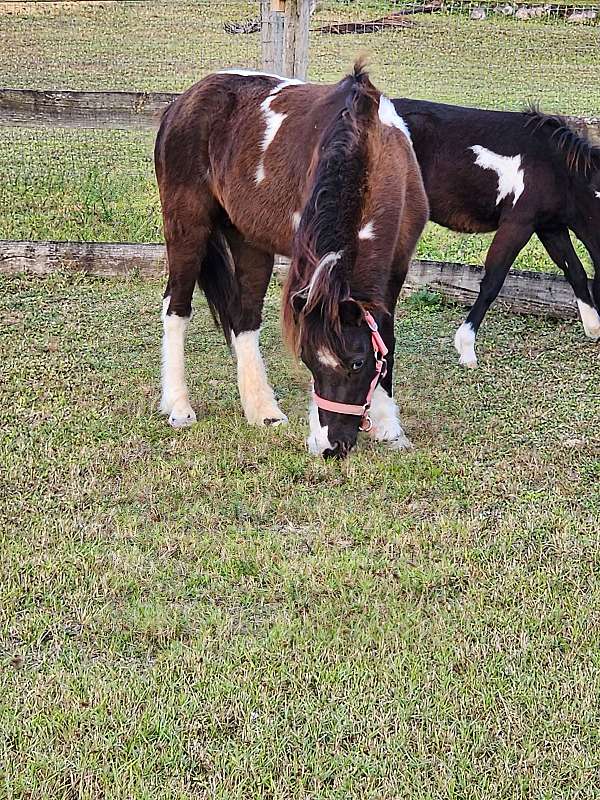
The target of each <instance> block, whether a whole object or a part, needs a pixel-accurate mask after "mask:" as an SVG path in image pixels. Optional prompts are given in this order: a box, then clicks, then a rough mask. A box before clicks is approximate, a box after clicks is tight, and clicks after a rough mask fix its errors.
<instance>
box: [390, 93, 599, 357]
mask: <svg viewBox="0 0 600 800" xmlns="http://www.w3.org/2000/svg"><path fill="white" fill-rule="evenodd" d="M393 103H394V106H395V108H396V111H397V112H398V114H399V115H400V116H401V118H402V119H403V120H404V122H405V123H406V125H407V126H408V128H409V130H410V133H411V136H412V141H413V146H414V149H415V152H416V154H417V158H418V160H419V165H420V167H421V171H422V175H423V181H424V184H425V190H426V192H427V196H428V198H429V205H430V216H431V219H432V220H433V221H434V222H437V223H438V224H439V225H443V226H444V227H446V228H450V229H451V230H454V231H459V232H462V233H483V232H489V231H497V232H496V235H495V236H494V239H493V241H492V244H491V246H490V248H489V250H488V253H487V257H486V261H485V275H484V278H483V280H482V281H481V286H480V290H479V296H478V298H477V300H476V302H475V304H474V305H473V307H472V308H471V310H470V311H469V314H468V316H467V318H466V320H465V322H464V323H463V324H462V325H461V326H460V328H459V329H458V331H457V333H456V336H455V339H454V343H455V346H456V349H457V350H458V353H459V355H460V363H461V364H463V365H465V366H469V367H472V366H476V364H477V358H476V355H475V337H476V334H477V330H478V328H479V326H480V325H481V322H482V320H483V318H484V316H485V314H486V312H487V310H488V308H489V307H490V305H491V304H492V303H493V302H494V300H495V299H496V297H497V295H498V292H499V291H500V289H501V288H502V284H503V283H504V281H505V279H506V275H507V274H508V271H509V269H510V267H511V265H512V264H513V262H514V260H515V258H516V257H517V255H518V254H519V252H520V251H521V249H522V248H523V247H524V246H525V245H526V244H527V242H528V241H529V239H530V238H531V237H532V235H533V234H534V233H535V234H537V236H538V238H539V239H540V241H541V242H542V244H543V246H544V247H545V249H546V251H547V252H548V255H549V256H550V258H551V259H552V260H553V261H554V263H555V264H556V265H557V266H558V267H559V268H560V269H561V270H563V271H564V273H565V275H566V277H567V279H568V281H569V283H570V284H571V286H572V287H573V290H574V292H575V297H576V299H577V305H578V307H579V313H580V315H581V320H582V323H583V327H584V330H585V333H586V335H587V336H589V337H590V338H591V339H598V338H600V316H599V314H598V312H599V311H600V148H598V147H593V146H592V145H591V144H589V143H588V142H587V141H586V140H585V139H583V138H581V137H580V136H578V135H577V133H575V132H574V131H573V130H571V129H570V128H569V126H568V124H567V123H566V122H565V120H564V119H562V118H561V117H554V116H546V115H544V114H540V113H539V112H537V111H530V112H526V113H514V112H503V111H484V110H480V109H476V108H461V107H458V106H450V105H444V104H441V103H430V102H425V101H420V100H406V99H398V100H393ZM569 231H573V233H574V234H575V236H576V237H577V238H578V239H579V240H580V241H581V242H583V244H584V245H585V247H586V248H587V250H588V252H589V254H590V256H591V259H592V262H593V264H594V269H595V277H594V280H593V286H592V293H591V294H590V289H589V283H588V278H587V276H586V273H585V269H584V267H583V265H582V263H581V261H580V259H579V257H578V256H577V253H576V252H575V249H574V248H573V244H572V242H571V238H570V235H569Z"/></svg>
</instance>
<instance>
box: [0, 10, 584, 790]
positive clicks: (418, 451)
mask: <svg viewBox="0 0 600 800" xmlns="http://www.w3.org/2000/svg"><path fill="white" fill-rule="evenodd" d="M255 5H256V4H254V3H241V2H235V3H229V4H227V8H226V10H225V12H222V11H219V8H222V6H223V4H211V15H212V17H211V19H212V22H211V23H210V24H207V21H206V14H207V9H208V6H209V4H207V3H206V2H204V3H189V2H187V3H180V2H169V3H158V2H154V3H146V2H139V3H132V2H129V3H112V2H97V3H89V2H77V3H35V4H33V3H27V4H25V3H5V2H0V82H1V83H2V84H4V85H9V86H38V87H40V88H41V87H47V86H51V87H60V86H66V87H69V88H75V89H77V88H79V89H84V88H87V89H93V88H123V89H126V88H135V89H173V90H176V89H180V88H182V87H183V86H185V85H187V84H188V83H190V82H191V81H192V80H193V79H195V78H196V77H198V76H199V74H202V72H204V71H206V70H208V69H211V68H213V67H215V66H222V65H223V63H244V64H251V63H252V59H253V58H255V57H256V51H257V42H256V37H253V36H248V37H227V36H226V35H225V34H223V33H222V28H221V25H222V22H223V21H224V20H225V19H242V18H244V17H245V16H247V17H250V16H253V14H254V9H255ZM329 6H330V8H329V11H328V10H327V8H325V10H324V11H321V12H320V15H321V17H322V18H323V19H326V18H333V17H335V16H337V17H343V16H347V15H348V14H349V13H350V12H349V10H348V8H347V7H346V6H344V5H343V4H339V5H336V6H335V7H333V6H332V4H329ZM388 7H389V6H388ZM382 8H383V4H381V3H370V4H369V6H368V7H367V5H366V4H363V6H362V11H364V14H365V16H366V17H367V18H368V16H369V15H373V16H376V15H377V13H378V12H379V11H380V10H381V9H382ZM203 15H204V16H203ZM488 22H489V25H488V24H487V23H488ZM436 26H437V27H436ZM566 31H567V28H566V27H565V25H562V26H559V25H558V23H556V22H550V23H539V22H534V23H517V22H515V21H514V20H511V21H509V20H505V21H500V20H496V19H492V20H489V21H486V25H485V26H481V25H480V26H479V27H477V26H476V25H475V23H471V22H470V21H469V20H468V19H466V18H465V15H462V16H460V17H459V16H458V15H451V16H449V17H447V18H445V17H441V16H440V17H435V18H434V17H432V18H430V19H427V20H423V22H422V24H421V21H420V23H419V26H418V28H416V29H414V30H412V31H409V32H406V35H405V33H402V34H396V35H395V36H394V37H392V36H391V35H388V34H384V35H383V36H381V37H374V36H373V37H364V38H363V37H354V38H353V37H338V38H335V37H322V39H321V40H319V39H317V41H316V42H315V44H314V48H315V49H314V54H315V58H314V63H315V65H316V66H315V70H317V73H318V74H317V75H316V76H317V77H332V78H333V77H335V76H337V74H338V73H337V72H336V71H335V70H336V69H337V65H338V63H339V64H342V63H347V62H348V61H350V59H351V56H352V55H353V54H354V52H355V50H356V48H357V47H358V45H360V44H362V45H365V44H367V45H368V46H369V47H373V51H374V56H373V62H374V67H375V71H376V72H377V70H379V72H378V73H377V75H378V77H379V78H380V79H381V80H386V81H389V86H390V87H391V88H390V93H393V91H398V92H399V93H400V92H404V91H405V89H404V88H403V87H405V86H406V87H408V89H406V93H411V94H419V93H421V94H422V95H423V96H438V97H440V99H441V98H445V99H455V100H462V101H463V102H470V101H471V99H472V98H475V100H473V102H479V103H481V104H484V105H485V104H490V105H494V104H495V103H496V102H497V100H498V98H500V100H502V102H503V103H504V102H505V104H506V105H507V106H517V105H519V104H520V102H521V99H528V98H529V97H530V96H531V95H530V94H528V92H529V90H530V89H531V88H533V89H535V88H536V87H537V88H538V89H539V90H540V92H541V94H542V95H543V97H544V98H545V99H546V101H547V103H549V104H550V105H552V103H553V102H554V101H553V99H552V98H553V97H556V99H557V103H558V104H559V107H562V110H564V111H571V110H572V111H574V112H590V111H591V112H595V113H597V109H594V108H593V104H594V103H595V102H596V100H594V99H593V98H592V91H595V87H596V86H597V85H598V78H600V73H599V72H598V69H599V67H598V60H597V59H596V60H594V59H592V58H591V57H590V53H591V52H592V51H591V48H592V47H595V48H596V49H597V39H596V38H595V37H597V35H598V27H597V26H582V27H576V26H572V27H569V28H568V38H567V39H564V41H563V39H561V38H560V37H564V36H565V35H566V34H565V32H566ZM445 34H448V37H447V39H444V38H440V37H443V36H444V35H445ZM477 37H480V38H479V39H478V38H477ZM524 40H526V41H527V48H528V49H527V55H520V56H518V58H517V59H516V60H515V61H514V63H513V64H512V66H511V64H509V61H510V58H511V57H510V53H514V52H515V51H516V50H518V48H519V47H520V46H521V45H522V44H523V42H524ZM475 42H477V43H478V48H479V50H478V51H477V52H479V54H480V56H481V58H479V60H478V61H477V62H475V60H474V57H473V56H472V51H474V50H475V48H474V43H475ZM485 53H488V54H492V56H490V57H489V58H488V59H487V60H486V58H485V57H484V54H485ZM493 54H498V55H493ZM563 60H564V63H563V65H562V67H561V68H559V66H558V64H559V63H562V61H563ZM565 65H567V66H568V69H565V68H564V67H565ZM340 69H341V67H340ZM411 87H413V88H414V92H413V91H410V89H411ZM386 88H387V87H386ZM434 91H435V92H436V93H437V94H431V93H432V92H434ZM534 94H536V93H535V92H534ZM536 96H540V95H539V94H536ZM151 150H152V136H151V135H137V134H136V135H134V134H131V133H123V132H118V131H115V132H108V133H107V132H85V133H73V132H67V131H59V132H54V133H50V132H48V131H31V130H29V131H27V130H18V129H13V130H8V129H3V130H1V131H0V238H10V239H21V238H22V239H46V238H48V239H72V240H100V241H102V240H104V241H133V242H142V241H149V242H158V241H161V238H162V237H161V229H160V219H159V213H158V211H159V209H158V202H157V195H156V188H155V184H154V179H153V175H152V161H151ZM486 245H487V240H486V238H485V237H458V236H454V235H452V234H449V233H447V232H445V231H442V230H441V229H439V228H435V227H434V226H431V227H430V228H429V229H428V232H427V234H426V235H425V236H424V238H423V240H422V242H421V244H420V246H419V254H420V255H422V256H424V257H430V258H440V259H444V258H447V259H449V260H457V261H463V262H471V263H481V259H482V255H483V253H484V252H485V247H486ZM519 265H520V266H526V267H529V268H533V269H545V268H548V266H547V261H546V260H544V259H543V258H542V254H541V252H540V250H539V248H537V247H536V246H535V245H531V246H530V247H529V248H528V249H527V250H526V251H525V252H524V254H523V255H522V256H521V258H520V260H519ZM161 292H162V286H161V285H158V284H157V283H152V282H146V283H141V282H138V281H133V280H132V281H120V282H117V281H109V280H105V281H99V280H93V279H90V278H85V277H82V276H77V275H75V276H73V275H71V276H67V275H60V274H57V275H54V276H52V277H49V278H46V279H39V278H35V277H32V276H27V277H26V276H17V277H7V276H6V275H4V276H2V275H0V331H1V332H2V335H1V336H0V362H1V363H2V368H3V371H2V380H0V800H208V798H211V799H212V798H215V800H288V798H289V800H349V799H350V798H351V799H352V800H354V798H356V800H438V799H439V800H442V799H444V800H446V799H447V800H492V798H493V800H496V799H498V800H517V799H518V800H530V798H535V800H559V799H560V800H563V798H564V799H565V800H566V799H567V798H568V799H569V800H571V798H572V799H573V800H584V799H585V800H587V798H589V799H590V800H596V798H598V785H599V779H600V755H599V754H600V725H599V722H598V698H599V697H600V655H599V654H600V580H599V578H600V557H599V553H600V526H599V525H598V520H599V519H600V430H599V427H598V379H599V375H600V347H599V346H598V345H597V344H593V343H590V342H589V341H587V340H586V339H585V338H584V335H583V332H582V330H581V326H580V325H579V324H578V323H572V322H569V323H567V322H557V321H550V320H539V319H532V318H527V317H516V316H509V315H506V314H503V313H501V311H500V310H499V309H498V308H496V310H493V311H492V312H490V314H489V315H488V317H487V318H486V322H485V325H484V328H483V330H482V332H481V335H480V337H479V340H478V341H479V349H478V356H479V362H480V367H479V369H478V370H474V371H465V370H463V369H461V368H459V366H458V364H457V357H456V354H455V352H454V350H453V348H452V345H451V341H452V336H453V333H454V330H455V328H456V325H457V324H458V323H459V321H460V320H461V319H462V318H463V315H464V311H463V309H458V308H456V307H453V306H445V305H439V304H437V302H436V300H435V297H432V296H425V295H421V296H420V297H419V296H417V297H416V298H413V299H412V300H411V301H407V302H405V303H403V304H402V305H401V307H400V309H399V314H398V320H397V334H398V352H397V372H396V390H397V396H398V398H399V403H400V406H401V410H402V415H403V420H404V423H405V428H406V430H407V433H408V435H409V436H410V438H411V439H412V441H413V442H414V444H415V449H414V450H413V451H411V452H407V453H392V452H390V451H387V450H386V449H384V448H381V447H376V446H373V445H372V444H370V443H368V442H366V441H362V442H361V443H360V446H359V449H358V450H357V452H356V453H353V454H352V456H351V457H350V458H349V459H348V460H347V461H345V462H343V463H326V462H324V461H323V460H322V459H317V458H314V457H311V456H309V455H308V453H307V452H306V450H305V447H304V437H305V436H306V433H307V422H306V402H307V398H306V389H307V374H306V373H305V372H304V371H303V369H302V368H301V367H299V366H298V365H296V364H294V363H293V362H292V361H291V360H290V358H289V357H288V356H286V355H285V354H284V351H283V346H282V344H281V341H280V335H279V331H278V323H277V318H278V305H279V289H278V287H277V286H275V285H274V286H272V287H271V289H270V292H269V296H268V302H267V321H266V324H265V327H264V332H263V344H264V352H265V356H266V361H267V364H268V368H269V374H270V377H271V379H272V382H273V384H274V386H275V389H276V392H277V394H278V397H279V398H280V402H281V406H282V408H283V409H284V410H285V412H286V413H288V414H289V417H290V425H289V426H288V427H287V428H285V429H275V430H270V429H264V430H257V429H251V428H249V427H247V426H246V424H245V422H244V420H243V418H242V416H241V410H240V406H239V400H238V397H237V389H236V386H235V368H234V365H233V363H232V361H231V357H230V355H229V353H228V352H227V349H226V347H225V345H224V343H223V341H222V337H221V335H220V334H219V333H218V332H217V331H215V330H214V329H213V327H212V326H211V324H210V322H209V317H208V313H207V310H206V306H205V305H204V303H203V302H202V301H201V300H198V302H197V308H196V312H197V313H196V316H195V318H194V321H193V323H192V326H191V329H190V339H189V347H188V354H189V383H190V388H191V395H192V403H193V404H194V405H195V408H196V410H197V412H198V419H199V421H198V424H197V425H195V426H194V427H193V428H191V429H188V430H185V431H178V432H176V431H173V430H172V429H170V428H169V426H168V425H167V424H166V422H165V420H164V419H163V418H161V417H160V416H159V415H158V414H157V411H156V405H157V400H158V371H159V367H158V364H159V350H160V322H159V313H158V311H159V306H160V297H161Z"/></svg>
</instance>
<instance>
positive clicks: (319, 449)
mask: <svg viewBox="0 0 600 800" xmlns="http://www.w3.org/2000/svg"><path fill="white" fill-rule="evenodd" d="M308 424H309V428H310V433H309V435H308V438H307V440H306V445H307V447H308V451H309V453H311V454H312V455H313V456H320V455H321V454H322V453H324V452H325V450H332V449H333V448H332V447H331V442H330V441H329V426H328V425H325V427H322V426H321V420H320V419H319V409H318V408H317V404H316V403H315V401H314V398H313V397H312V396H311V398H310V405H309V407H308Z"/></svg>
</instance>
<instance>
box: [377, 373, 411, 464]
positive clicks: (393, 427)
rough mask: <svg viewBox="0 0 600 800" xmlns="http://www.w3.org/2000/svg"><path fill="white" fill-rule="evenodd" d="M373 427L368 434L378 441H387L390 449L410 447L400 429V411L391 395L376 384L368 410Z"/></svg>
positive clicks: (408, 440) (409, 442)
mask: <svg viewBox="0 0 600 800" xmlns="http://www.w3.org/2000/svg"><path fill="white" fill-rule="evenodd" d="M369 416H370V417H371V422H372V423H373V427H372V428H371V430H370V431H369V436H370V437H371V438H372V439H375V440H376V441H378V442H387V443H388V444H389V446H390V448H391V449H392V450H408V449H410V448H411V447H412V443H411V441H410V439H408V437H407V436H406V434H405V433H404V431H403V430H402V425H401V424H400V412H399V411H398V406H397V405H396V401H395V400H394V398H393V397H390V396H389V394H388V393H387V392H386V391H385V389H384V388H383V387H382V386H377V388H376V389H375V391H374V393H373V400H372V401H371V410H370V412H369Z"/></svg>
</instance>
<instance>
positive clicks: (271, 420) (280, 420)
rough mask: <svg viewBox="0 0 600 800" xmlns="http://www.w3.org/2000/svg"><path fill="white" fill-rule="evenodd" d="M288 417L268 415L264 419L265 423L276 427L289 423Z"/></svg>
mask: <svg viewBox="0 0 600 800" xmlns="http://www.w3.org/2000/svg"><path fill="white" fill-rule="evenodd" d="M287 421H288V418H287V417H286V416H283V417H267V418H266V419H263V425H266V426H268V427H270V428H276V427H278V426H279V425H287Z"/></svg>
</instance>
